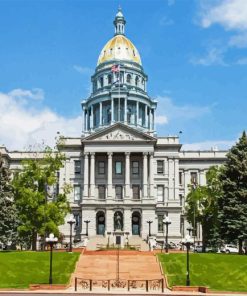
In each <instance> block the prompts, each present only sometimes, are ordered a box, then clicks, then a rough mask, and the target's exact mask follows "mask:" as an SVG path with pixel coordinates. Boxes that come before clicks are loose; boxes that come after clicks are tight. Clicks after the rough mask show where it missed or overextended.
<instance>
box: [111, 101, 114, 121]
mask: <svg viewBox="0 0 247 296" xmlns="http://www.w3.org/2000/svg"><path fill="white" fill-rule="evenodd" d="M113 122H114V99H113V98H112V99H111V124H113Z"/></svg>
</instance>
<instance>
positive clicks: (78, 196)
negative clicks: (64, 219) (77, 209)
mask: <svg viewBox="0 0 247 296" xmlns="http://www.w3.org/2000/svg"><path fill="white" fill-rule="evenodd" d="M80 199H81V186H80V185H75V186H74V201H78V200H80Z"/></svg>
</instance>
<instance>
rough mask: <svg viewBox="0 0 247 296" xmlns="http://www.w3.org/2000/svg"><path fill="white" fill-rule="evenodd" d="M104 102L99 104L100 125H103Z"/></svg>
mask: <svg viewBox="0 0 247 296" xmlns="http://www.w3.org/2000/svg"><path fill="white" fill-rule="evenodd" d="M102 119H103V118H102V102H100V103H99V125H100V126H101V125H102Z"/></svg>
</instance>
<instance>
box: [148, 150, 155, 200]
mask: <svg viewBox="0 0 247 296" xmlns="http://www.w3.org/2000/svg"><path fill="white" fill-rule="evenodd" d="M153 158H154V155H153V153H149V192H150V198H153V197H154V171H153V165H154V164H153Z"/></svg>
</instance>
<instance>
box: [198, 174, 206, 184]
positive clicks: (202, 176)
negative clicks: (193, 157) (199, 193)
mask: <svg viewBox="0 0 247 296" xmlns="http://www.w3.org/2000/svg"><path fill="white" fill-rule="evenodd" d="M206 183H207V182H206V176H205V171H204V170H200V171H199V184H200V185H202V186H204V185H206Z"/></svg>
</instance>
